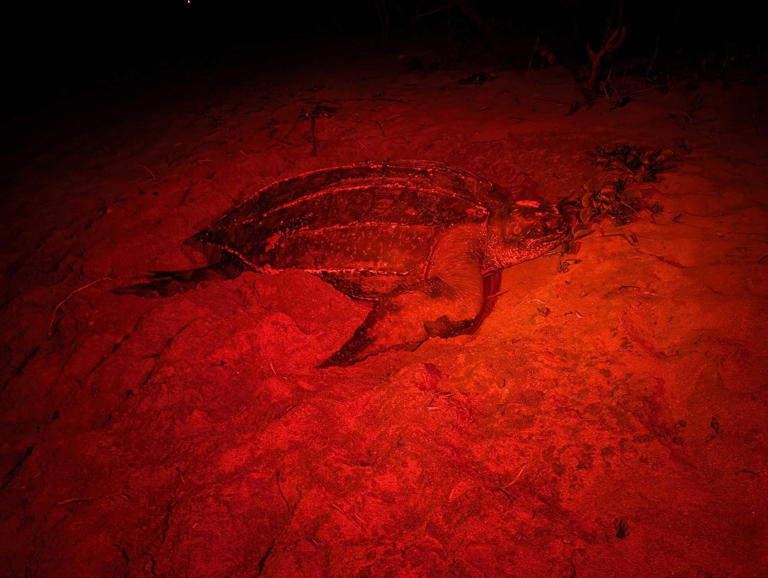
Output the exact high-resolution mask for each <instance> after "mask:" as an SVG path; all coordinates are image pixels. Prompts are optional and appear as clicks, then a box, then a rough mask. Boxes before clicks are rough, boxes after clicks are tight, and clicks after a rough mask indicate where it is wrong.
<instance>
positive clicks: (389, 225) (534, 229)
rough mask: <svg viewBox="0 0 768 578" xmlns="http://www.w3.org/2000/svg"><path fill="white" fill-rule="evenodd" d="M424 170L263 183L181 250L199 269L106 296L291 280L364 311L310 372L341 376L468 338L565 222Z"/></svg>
mask: <svg viewBox="0 0 768 578" xmlns="http://www.w3.org/2000/svg"><path fill="white" fill-rule="evenodd" d="M527 193H528V191H527V190H526V186H525V184H518V185H516V186H513V187H508V188H503V187H500V186H498V185H495V184H493V183H491V182H489V181H487V180H485V179H483V178H480V177H478V176H475V175H473V174H471V173H469V172H466V171H464V170H460V169H457V168H453V167H450V166H447V165H444V164H441V163H436V162H431V161H397V162H376V163H374V162H366V163H360V164H354V165H349V166H340V167H332V168H327V169H322V170H317V171H312V172H308V173H304V174H301V175H299V176H296V177H292V178H289V179H286V180H281V181H278V182H276V183H273V184H271V185H269V186H267V187H265V188H263V189H261V190H260V191H258V193H257V194H256V195H255V196H254V197H253V198H251V199H250V200H248V201H246V202H244V203H242V204H240V205H238V206H237V207H235V208H233V209H232V210H230V211H229V212H227V213H226V214H224V215H223V216H222V217H221V218H219V219H218V220H217V221H215V222H214V223H213V224H212V225H211V226H209V227H207V228H205V229H203V230H202V231H200V232H199V233H198V234H196V235H195V236H194V237H192V239H190V240H189V241H187V242H188V243H193V244H195V245H197V246H200V247H201V248H202V249H203V250H204V251H205V254H206V257H207V259H208V262H209V265H207V266H205V267H201V268H199V269H192V270H187V271H157V272H155V273H153V274H152V275H151V276H149V277H148V278H145V279H144V280H143V282H141V283H136V284H133V285H128V286H125V287H122V288H120V289H118V290H117V292H119V293H131V294H137V295H142V296H166V295H172V294H174V293H178V292H180V291H185V290H187V289H190V288H192V287H194V286H196V285H197V284H198V283H200V282H201V281H204V280H208V279H215V278H232V277H235V276H237V275H239V274H240V273H241V272H243V271H245V270H254V271H260V272H265V273H275V272H279V271H284V270H287V269H301V270H304V271H307V272H309V273H312V274H314V275H317V276H319V277H321V278H322V279H324V280H325V281H327V282H328V283H330V284H331V285H333V286H334V287H335V288H336V289H338V290H340V291H342V292H344V293H346V294H347V295H349V296H350V297H352V298H354V299H360V300H370V301H372V302H374V305H373V307H372V309H371V311H370V313H369V314H368V316H367V318H366V319H365V321H364V322H363V323H362V325H360V326H359V327H358V328H357V330H356V331H355V333H354V335H353V336H352V337H351V338H350V339H349V340H348V341H347V342H346V343H345V344H344V345H343V346H342V347H341V349H340V350H339V351H337V352H336V353H334V354H333V355H332V356H331V357H329V358H328V359H327V360H325V361H324V362H323V363H322V364H321V365H320V367H328V366H343V365H351V364H353V363H356V362H358V361H361V360H362V359H365V358H366V357H368V356H370V355H373V354H376V353H381V352H383V351H386V350H389V349H403V348H406V349H410V350H414V349H416V347H418V346H419V345H420V344H421V343H423V342H424V341H426V340H427V339H428V338H430V337H437V336H439V337H450V336H455V335H459V334H462V333H468V332H472V331H474V330H475V329H477V327H479V325H480V323H481V322H482V321H483V319H484V318H485V317H486V316H487V315H488V314H489V313H490V312H491V310H492V308H493V305H494V303H495V300H496V296H497V295H498V291H499V288H500V278H501V270H502V269H503V268H505V267H509V266H512V265H515V264H517V263H521V262H523V261H527V260H530V259H535V258H537V257H539V256H541V255H544V254H546V253H549V252H551V251H553V250H555V249H556V248H557V247H558V246H559V245H560V244H562V243H563V242H564V241H566V240H567V239H568V238H569V236H570V231H571V226H570V219H569V217H568V215H567V214H566V212H565V211H562V210H559V209H558V208H557V207H556V206H554V205H552V206H550V205H545V204H542V203H540V202H537V201H535V200H531V199H528V198H525V197H526V194H527Z"/></svg>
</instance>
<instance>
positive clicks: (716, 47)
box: [2, 0, 765, 117]
mask: <svg viewBox="0 0 768 578" xmlns="http://www.w3.org/2000/svg"><path fill="white" fill-rule="evenodd" d="M384 3H385V4H386V5H387V6H388V8H389V14H390V16H391V37H392V39H393V42H394V43H397V42H400V43H402V42H405V41H408V40H412V39H414V38H416V37H421V38H422V39H423V38H429V37H432V36H434V35H439V34H443V35H445V34H450V35H454V36H457V37H458V36H460V37H461V38H462V39H463V41H465V42H467V41H470V42H477V43H480V44H482V43H483V42H485V39H484V37H483V33H482V32H481V31H480V30H479V29H478V28H477V26H476V25H474V24H473V23H472V22H471V21H469V20H468V19H467V18H466V16H464V15H463V14H462V13H461V10H459V9H457V8H456V7H454V8H453V9H452V10H443V11H439V12H438V13H436V14H434V15H432V16H429V17H426V18H422V19H420V20H419V23H418V25H416V26H412V27H409V26H408V25H407V24H408V22H409V21H410V19H411V18H412V17H413V16H414V15H415V14H419V13H422V12H429V11H430V10H432V9H434V8H436V7H440V6H444V5H446V3H448V2H447V0H423V1H421V2H406V1H404V0H402V1H397V0H384ZM465 4H468V5H470V6H472V7H473V9H474V10H475V11H476V12H477V13H478V14H480V15H481V16H482V17H483V18H484V19H485V20H486V21H487V22H488V23H489V24H490V25H491V26H492V27H493V29H494V30H495V31H496V32H497V33H498V35H499V37H500V38H501V39H502V40H510V39H513V38H514V39H516V40H517V41H519V42H528V41H530V39H532V38H534V37H535V36H536V35H538V34H541V35H542V36H543V37H544V38H547V39H548V42H550V43H551V44H553V45H556V46H557V47H558V48H559V52H560V58H561V60H564V61H567V60H568V59H570V60H571V61H573V62H574V63H576V62H578V61H581V60H584V59H585V58H586V51H585V45H586V42H592V43H593V44H595V43H597V42H599V41H600V39H601V36H602V34H603V33H604V31H605V28H606V25H607V24H608V23H609V21H610V20H611V14H612V13H613V14H615V9H616V7H617V6H619V4H620V3H619V2H617V1H616V0H600V1H592V2H589V1H586V0H552V1H549V2H533V3H530V4H529V5H526V4H523V3H518V2H492V1H489V0H474V1H472V0H467V1H466V2H465ZM704 4H705V3H703V2H692V1H685V2H669V1H668V2H662V1H659V0H651V1H647V2H638V1H632V0H629V1H627V2H626V3H625V5H624V18H623V22H624V23H625V25H626V26H627V31H628V33H627V39H626V41H625V43H624V45H623V46H622V53H623V54H622V56H638V57H646V58H647V57H649V56H650V55H651V53H652V52H653V51H654V48H655V46H656V44H657V42H659V46H660V56H661V57H665V58H668V59H676V62H678V63H682V64H685V65H695V64H696V62H697V59H698V60H700V59H701V58H703V57H705V56H707V55H712V54H714V55H715V56H714V58H717V57H719V56H721V55H722V54H726V53H728V52H729V51H730V52H733V53H734V54H737V55H739V56H744V55H746V54H748V53H749V54H750V55H753V54H754V53H756V52H758V53H760V54H761V58H762V60H761V62H762V63H763V64H764V55H765V48H764V41H763V38H762V36H763V34H762V31H760V30H759V28H758V26H759V22H760V19H758V18H757V17H756V16H755V14H754V9H753V8H743V7H739V6H742V5H741V4H739V3H736V4H734V3H733V2H731V3H728V4H726V5H723V4H721V5H718V6H710V7H704ZM743 6H749V3H744V4H743ZM726 7H727V11H726ZM612 10H614V12H612ZM3 12H4V13H3V20H4V24H3V25H2V26H3V28H4V30H3V40H2V42H3V46H2V54H3V60H4V62H3V70H4V77H5V85H6V89H5V97H6V99H7V101H8V103H9V104H6V105H5V107H4V114H3V116H4V117H13V116H14V115H17V114H28V113H29V112H32V111H34V110H36V109H37V108H40V107H43V106H45V105H47V104H49V103H53V102H57V101H61V100H66V99H71V98H73V97H76V96H78V95H81V94H83V93H88V92H91V93H92V92H94V91H104V90H110V89H112V88H114V87H115V86H122V85H125V84H126V83H131V82H134V81H136V80H137V79H145V80H146V79H148V78H149V79H152V78H155V77H157V76H158V75H161V76H164V75H167V74H168V73H169V72H171V71H181V70H196V69H199V68H200V67H209V68H210V67H214V68H215V67H218V66H221V65H222V64H226V63H227V62H229V61H231V60H233V59H234V58H236V57H238V56H239V57H240V58H241V59H242V58H243V57H247V58H250V59H251V60H252V61H258V60H259V59H263V58H265V55H267V54H269V55H270V58H272V57H273V55H274V53H275V50H269V51H267V50H264V47H265V46H268V45H269V46H271V47H275V46H279V47H283V48H284V47H291V46H292V47H294V48H295V49H296V50H299V49H306V46H307V44H308V43H309V42H310V39H312V40H311V41H312V42H316V43H322V42H327V41H328V40H329V39H333V40H334V41H338V40H346V39H352V38H355V39H358V40H359V39H361V38H368V39H370V40H371V41H375V40H376V39H378V38H379V35H380V28H379V20H378V18H377V15H376V5H375V3H374V0H357V1H350V0H346V1H342V0H336V1H329V2H315V3H304V2H290V1H282V2H274V3H268V2H261V1H253V2H245V1H242V0H241V1H235V0H223V1H222V0H191V2H190V4H187V2H186V0H155V1H153V2H148V1H140V2H130V1H124V2H101V3H98V4H93V3H87V4H83V3H79V4H78V3H67V2H60V3H56V4H51V5H50V6H46V5H45V4H42V5H40V4H37V3H31V2H23V3H20V4H19V5H18V6H16V7H15V8H4V9H3ZM449 15H452V16H449ZM297 47H301V48H297Z"/></svg>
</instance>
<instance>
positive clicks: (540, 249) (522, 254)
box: [483, 201, 570, 269]
mask: <svg viewBox="0 0 768 578" xmlns="http://www.w3.org/2000/svg"><path fill="white" fill-rule="evenodd" d="M569 232H570V221H569V218H568V217H567V216H566V215H564V214H563V213H562V212H561V211H560V210H558V208H557V207H556V206H551V205H543V204H541V203H539V202H538V201H517V202H516V203H514V204H513V205H511V206H510V207H509V209H508V210H504V211H500V212H498V213H496V214H495V215H493V217H492V218H491V219H490V220H489V222H488V235H487V238H486V242H485V244H484V247H483V268H484V269H501V268H504V267H509V266H511V265H514V264H516V263H521V262H523V261H528V260H529V259H535V258H536V257H540V256H541V255H544V254H546V253H548V252H550V251H552V250H553V249H555V248H556V247H557V246H558V245H560V244H561V243H563V242H564V241H565V240H566V239H567V238H568V235H569Z"/></svg>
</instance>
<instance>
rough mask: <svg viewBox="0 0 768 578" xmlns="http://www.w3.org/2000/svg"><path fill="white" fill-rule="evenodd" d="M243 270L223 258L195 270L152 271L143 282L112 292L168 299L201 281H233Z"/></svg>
mask: <svg viewBox="0 0 768 578" xmlns="http://www.w3.org/2000/svg"><path fill="white" fill-rule="evenodd" d="M244 270H245V265H244V264H243V263H242V262H241V261H240V260H239V259H236V258H234V257H224V258H222V259H221V260H220V261H217V262H215V263H211V264H210V265H206V266H204V267H198V268H196V269H184V270H180V271H152V273H150V274H149V275H148V276H146V277H145V278H144V280H143V281H140V282H139V283H132V284H130V285H123V286H122V287H118V288H116V289H113V290H112V292H113V293H117V294H118V295H138V296H139V297H169V296H171V295H176V294H177V293H184V292H186V291H189V290H191V289H194V288H195V287H197V286H198V285H199V284H200V283H202V282H203V281H215V280H222V279H234V278H235V277H237V276H238V275H240V273H242V272H243V271H244Z"/></svg>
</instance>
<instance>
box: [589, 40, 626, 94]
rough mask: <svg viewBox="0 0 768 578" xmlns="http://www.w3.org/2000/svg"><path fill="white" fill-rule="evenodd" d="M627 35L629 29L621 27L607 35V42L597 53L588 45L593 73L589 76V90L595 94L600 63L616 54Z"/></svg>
mask: <svg viewBox="0 0 768 578" xmlns="http://www.w3.org/2000/svg"><path fill="white" fill-rule="evenodd" d="M626 33H627V27H626V26H621V27H620V28H617V29H616V30H613V31H611V32H610V34H608V35H607V38H606V40H605V42H603V45H602V46H601V47H600V49H599V50H598V51H597V52H595V51H594V50H592V48H591V47H590V46H589V44H587V53H588V54H589V60H590V61H591V62H592V71H591V72H590V74H589V81H588V82H587V88H588V89H589V90H590V91H591V92H592V93H593V94H594V93H595V91H596V88H597V75H598V74H599V73H600V61H601V60H603V58H605V56H606V55H607V54H609V53H610V52H614V51H615V50H616V49H617V48H618V47H619V46H621V43H622V42H624V37H625V36H626Z"/></svg>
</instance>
